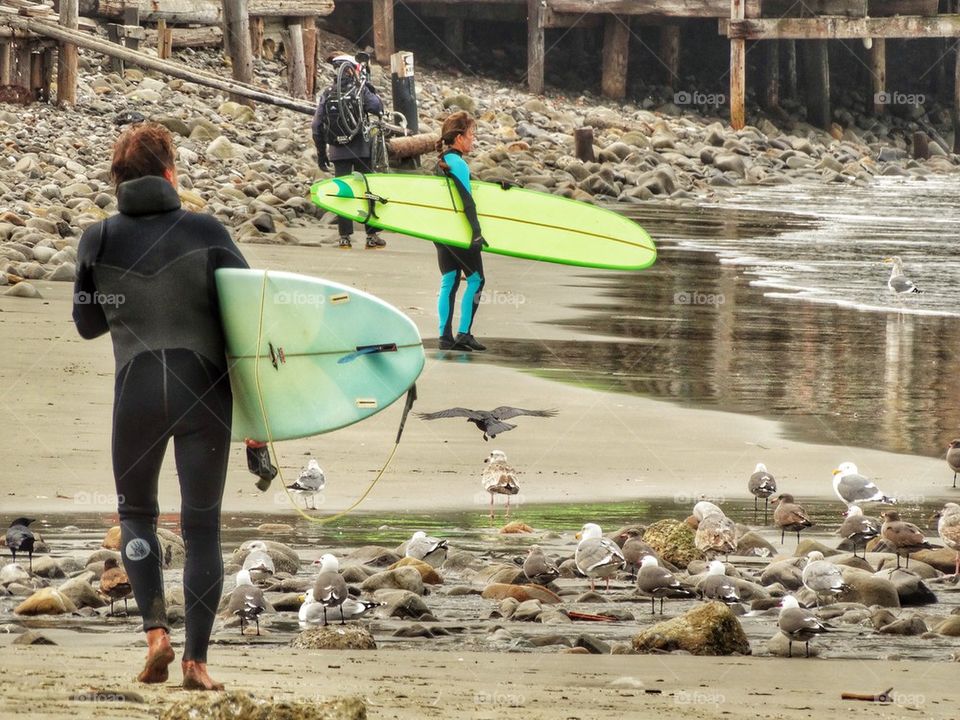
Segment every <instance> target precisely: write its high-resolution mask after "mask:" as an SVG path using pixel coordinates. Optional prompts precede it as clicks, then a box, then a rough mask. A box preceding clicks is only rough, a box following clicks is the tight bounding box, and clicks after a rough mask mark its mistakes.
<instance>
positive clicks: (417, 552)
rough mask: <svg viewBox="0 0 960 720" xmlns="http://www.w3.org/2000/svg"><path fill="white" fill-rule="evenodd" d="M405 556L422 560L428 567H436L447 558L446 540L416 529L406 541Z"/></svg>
mask: <svg viewBox="0 0 960 720" xmlns="http://www.w3.org/2000/svg"><path fill="white" fill-rule="evenodd" d="M406 556H407V557H411V558H415V559H417V560H423V561H424V562H425V563H427V564H428V565H430V567H434V568H438V567H440V566H441V565H443V561H444V560H446V559H447V541H446V540H440V539H438V538H435V537H430V536H429V535H427V534H426V533H425V532H424V531H423V530H417V531H416V532H415V533H414V534H413V537H412V538H410V539H409V540H408V541H407V552H406Z"/></svg>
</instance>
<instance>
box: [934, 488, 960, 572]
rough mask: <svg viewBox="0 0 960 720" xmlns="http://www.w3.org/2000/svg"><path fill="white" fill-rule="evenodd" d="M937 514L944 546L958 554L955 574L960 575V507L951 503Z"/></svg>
mask: <svg viewBox="0 0 960 720" xmlns="http://www.w3.org/2000/svg"><path fill="white" fill-rule="evenodd" d="M937 514H938V515H939V516H940V520H939V521H938V522H937V534H938V535H940V539H941V540H943V544H944V545H946V546H947V547H948V548H950V549H951V550H954V551H955V552H956V553H957V563H956V566H955V567H954V569H953V574H954V575H960V505H958V504H957V503H954V502H949V503H947V504H946V505H944V506H943V510H941V511H940V512H939V513H937Z"/></svg>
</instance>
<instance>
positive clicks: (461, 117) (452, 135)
mask: <svg viewBox="0 0 960 720" xmlns="http://www.w3.org/2000/svg"><path fill="white" fill-rule="evenodd" d="M476 126H477V121H476V120H474V119H473V117H472V116H471V115H470V113H468V112H467V111H466V110H458V111H457V112H455V113H452V114H451V115H448V116H447V118H446V119H445V120H444V121H443V125H442V126H441V127H440V139H439V140H437V153H438V154H440V155H441V156H442V155H443V151H444V149H445V148H448V147H450V146H451V145H453V143H454V142H455V141H456V139H457V138H458V137H460V136H461V135H463V134H464V133H466V132H468V131H469V130H470V129H471V128H475V127H476ZM439 165H440V168H441V169H442V170H449V169H450V167H449V166H448V165H447V164H446V163H445V162H444V161H443V160H442V159H441V160H440V162H439Z"/></svg>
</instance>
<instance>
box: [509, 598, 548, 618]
mask: <svg viewBox="0 0 960 720" xmlns="http://www.w3.org/2000/svg"><path fill="white" fill-rule="evenodd" d="M542 612H543V604H542V603H541V602H540V601H539V600H525V601H524V602H522V603H520V604H519V605H517V607H516V608H515V609H514V611H513V614H512V615H511V616H510V619H511V620H517V621H519V622H533V621H535V620H536V619H537V618H539V617H540V613H542Z"/></svg>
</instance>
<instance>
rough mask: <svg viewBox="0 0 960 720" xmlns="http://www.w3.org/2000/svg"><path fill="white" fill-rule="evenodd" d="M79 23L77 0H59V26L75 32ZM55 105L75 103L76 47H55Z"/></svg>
mask: <svg viewBox="0 0 960 720" xmlns="http://www.w3.org/2000/svg"><path fill="white" fill-rule="evenodd" d="M79 22H80V4H79V0H60V25H61V26H62V27H65V28H68V29H70V30H76V29H77V28H78V27H79ZM57 52H58V59H57V103H58V104H60V105H76V103H77V46H76V45H74V44H72V43H66V42H61V43H60V44H59V45H58V46H57Z"/></svg>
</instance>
